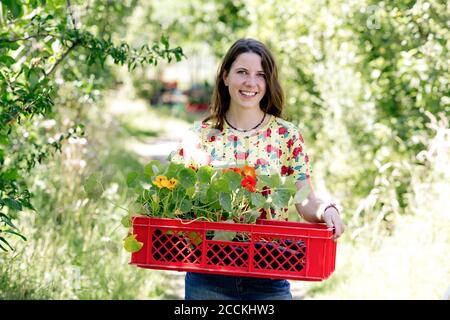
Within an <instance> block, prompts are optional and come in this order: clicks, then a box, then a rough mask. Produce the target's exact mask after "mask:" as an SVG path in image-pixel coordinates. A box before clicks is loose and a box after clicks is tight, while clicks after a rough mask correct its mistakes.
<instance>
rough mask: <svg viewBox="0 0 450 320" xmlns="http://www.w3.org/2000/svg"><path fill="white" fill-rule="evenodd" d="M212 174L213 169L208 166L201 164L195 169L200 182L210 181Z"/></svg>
mask: <svg viewBox="0 0 450 320" xmlns="http://www.w3.org/2000/svg"><path fill="white" fill-rule="evenodd" d="M212 175H213V169H212V168H211V167H210V166H202V167H200V168H199V169H198V171H197V178H198V181H200V182H201V183H210V182H211V177H212Z"/></svg>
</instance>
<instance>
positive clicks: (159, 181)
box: [153, 176, 169, 189]
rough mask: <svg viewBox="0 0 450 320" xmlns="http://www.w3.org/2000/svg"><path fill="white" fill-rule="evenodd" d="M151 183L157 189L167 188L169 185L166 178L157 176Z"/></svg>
mask: <svg viewBox="0 0 450 320" xmlns="http://www.w3.org/2000/svg"><path fill="white" fill-rule="evenodd" d="M153 183H154V184H155V185H156V186H157V187H158V188H160V189H161V188H164V187H167V184H168V183H169V181H168V180H167V177H166V176H157V177H156V178H155V180H153Z"/></svg>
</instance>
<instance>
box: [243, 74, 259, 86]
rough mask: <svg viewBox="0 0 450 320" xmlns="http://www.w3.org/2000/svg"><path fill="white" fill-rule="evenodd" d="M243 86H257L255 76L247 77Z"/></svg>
mask: <svg viewBox="0 0 450 320" xmlns="http://www.w3.org/2000/svg"><path fill="white" fill-rule="evenodd" d="M245 84H247V85H249V86H255V85H256V84H257V79H256V76H252V75H249V76H248V77H247V78H246V79H245Z"/></svg>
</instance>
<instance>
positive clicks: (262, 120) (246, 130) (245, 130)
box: [225, 113, 266, 132]
mask: <svg viewBox="0 0 450 320" xmlns="http://www.w3.org/2000/svg"><path fill="white" fill-rule="evenodd" d="M265 118H266V113H264V117H263V118H262V119H261V121H260V122H259V123H258V124H257V125H256V126H254V127H253V128H251V129H238V128H235V127H233V126H232V125H231V124H230V123H229V122H228V120H227V118H226V117H225V122H226V123H227V124H228V125H229V126H230V127H231V128H233V129H234V130H237V131H240V132H248V131H252V130H255V129H256V128H258V127H259V126H260V125H261V123H263V122H264V119H265Z"/></svg>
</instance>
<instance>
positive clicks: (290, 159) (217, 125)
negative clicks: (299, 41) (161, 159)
mask: <svg viewBox="0 0 450 320" xmlns="http://www.w3.org/2000/svg"><path fill="white" fill-rule="evenodd" d="M282 110H283V91H282V89H281V86H280V84H279V81H278V73H277V67H276V64H275V60H274V58H273V56H272V54H271V53H270V51H269V50H268V49H267V48H266V46H265V45H264V44H262V43H261V42H259V41H257V40H254V39H240V40H238V41H236V42H235V43H234V44H233V45H232V46H231V48H230V49H229V50H228V52H227V54H226V55H225V57H224V59H223V61H222V64H221V66H220V69H219V72H218V75H217V79H216V84H215V88H214V92H213V97H212V103H211V112H210V115H209V116H208V117H207V118H206V119H205V120H203V121H202V122H201V123H200V122H199V123H196V124H195V125H194V127H193V129H192V130H191V131H190V135H187V136H186V138H185V139H184V141H183V143H182V145H181V146H180V148H178V150H177V151H175V152H174V153H173V154H172V155H171V160H172V161H177V162H183V163H185V164H186V165H203V164H210V165H212V166H240V165H244V164H248V165H251V166H254V167H255V168H256V170H257V172H258V173H259V174H265V173H270V172H273V171H278V172H280V173H281V174H282V175H284V176H288V175H294V177H295V179H296V181H297V182H296V187H297V189H298V190H302V191H304V190H307V192H306V194H307V196H306V199H305V200H304V201H302V202H301V203H297V204H296V209H297V211H298V213H299V214H300V215H301V216H302V217H303V218H304V219H305V220H307V221H309V222H325V223H326V224H327V225H328V226H329V227H334V228H335V235H334V239H335V240H336V239H337V238H338V237H339V236H340V235H341V234H342V233H343V232H344V224H343V222H342V220H341V217H340V215H339V211H338V209H337V208H336V206H335V205H334V204H332V203H325V202H324V201H322V200H320V199H319V198H317V197H316V196H315V194H314V191H313V190H312V187H311V181H310V171H309V169H308V162H309V158H308V155H307V154H306V152H305V146H304V139H303V136H302V134H301V133H300V131H299V129H298V127H297V126H295V125H294V124H292V123H290V122H288V121H285V120H283V119H282V118H281V115H282ZM286 210H287V209H283V210H282V211H283V212H285V211H286ZM283 212H277V210H276V209H275V208H271V210H270V213H263V214H262V215H261V217H260V218H262V219H264V218H265V217H266V215H267V214H272V216H274V217H277V218H279V217H283ZM185 298H186V299H189V300H192V299H193V300H197V299H243V300H253V299H254V300H259V299H272V300H275V299H292V295H291V292H290V284H289V282H288V281H286V280H275V279H261V278H252V277H235V276H222V275H209V274H200V273H189V272H188V273H187V274H186V280H185Z"/></svg>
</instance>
